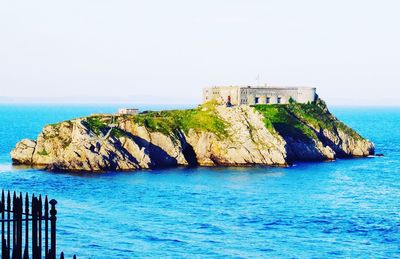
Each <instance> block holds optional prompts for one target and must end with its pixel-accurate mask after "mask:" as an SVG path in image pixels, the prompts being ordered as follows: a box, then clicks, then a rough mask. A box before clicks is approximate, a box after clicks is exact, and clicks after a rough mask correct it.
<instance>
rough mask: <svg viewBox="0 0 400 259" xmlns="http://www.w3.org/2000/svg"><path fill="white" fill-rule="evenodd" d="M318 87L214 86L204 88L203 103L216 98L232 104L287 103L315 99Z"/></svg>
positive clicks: (305, 101)
mask: <svg viewBox="0 0 400 259" xmlns="http://www.w3.org/2000/svg"><path fill="white" fill-rule="evenodd" d="M316 97H317V93H316V88H313V87H277V86H214V87H207V88H204V89H203V103H204V102H208V101H212V100H215V101H217V102H219V103H224V104H228V103H229V104H231V105H254V104H287V103H289V100H290V99H293V100H294V101H296V102H298V103H307V102H313V101H315V99H316Z"/></svg>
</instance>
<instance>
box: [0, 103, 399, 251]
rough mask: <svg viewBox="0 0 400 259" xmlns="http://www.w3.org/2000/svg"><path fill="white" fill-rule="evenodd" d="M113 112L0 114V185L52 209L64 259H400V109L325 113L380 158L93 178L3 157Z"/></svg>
mask: <svg viewBox="0 0 400 259" xmlns="http://www.w3.org/2000/svg"><path fill="white" fill-rule="evenodd" d="M116 108H117V107H111V106H108V107H106V106H104V107H102V106H91V107H89V106H84V107H80V106H70V107H69V106H59V107H56V106H11V105H8V106H0V122H1V124H0V187H1V188H4V189H11V190H17V191H22V192H26V191H27V192H29V193H32V192H34V193H37V194H39V193H41V194H47V195H49V196H50V197H51V198H55V199H57V200H58V202H59V204H58V230H59V231H58V249H59V250H64V251H65V252H66V254H67V255H68V257H70V256H71V254H72V253H76V254H77V255H78V258H89V257H90V258H132V257H218V258H221V257H245V258H253V257H285V258H286V257H296V258H309V257H317V258H331V257H373V258H393V257H400V160H399V155H400V130H399V129H400V109H396V108H335V109H332V111H333V112H334V113H335V115H337V117H339V118H340V119H342V120H343V121H344V122H346V123H347V124H348V125H350V126H352V127H353V128H355V129H356V130H357V131H359V133H361V134H362V135H363V136H365V137H367V138H368V139H370V140H372V141H374V143H375V144H376V147H377V152H379V153H384V154H385V157H382V158H365V159H353V160H338V161H336V162H322V163H300V164H297V165H295V166H294V167H291V168H261V167H257V168H191V169H187V168H178V169H168V170H154V171H140V172H131V173H126V172H125V173H106V174H96V175H90V174H85V175H76V174H65V173H64V174H61V173H50V172H45V171H40V170H33V169H25V170H20V169H15V168H12V166H11V163H10V158H9V155H8V153H9V152H10V150H11V149H12V148H13V146H14V145H15V144H16V142H18V141H19V140H20V139H22V138H35V137H36V136H37V134H38V133H39V132H40V130H41V129H42V127H43V126H44V125H45V124H48V123H54V122H57V121H60V120H64V119H70V118H74V117H78V116H84V115H88V114H91V113H98V112H113V111H114V110H115V109H116ZM148 108H149V107H142V109H148ZM150 108H160V107H150Z"/></svg>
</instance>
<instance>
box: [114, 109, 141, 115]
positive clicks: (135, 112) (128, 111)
mask: <svg viewBox="0 0 400 259" xmlns="http://www.w3.org/2000/svg"><path fill="white" fill-rule="evenodd" d="M118 114H121V115H124V114H128V115H138V114H139V109H135V108H121V109H119V110H118Z"/></svg>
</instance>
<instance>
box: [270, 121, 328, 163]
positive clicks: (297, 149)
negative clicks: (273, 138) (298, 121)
mask: <svg viewBox="0 0 400 259" xmlns="http://www.w3.org/2000/svg"><path fill="white" fill-rule="evenodd" d="M273 126H274V128H275V130H276V131H277V132H278V133H279V135H280V136H281V137H282V138H283V139H284V140H285V142H286V144H285V149H286V152H287V158H288V162H289V163H294V162H297V161H321V160H324V159H325V158H324V156H323V155H322V154H321V153H320V152H319V150H318V149H317V148H316V147H315V143H314V140H313V139H312V138H311V137H310V136H307V135H306V134H305V133H304V132H302V131H301V130H300V129H298V128H296V127H294V126H292V125H289V124H286V123H273Z"/></svg>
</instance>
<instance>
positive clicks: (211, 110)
mask: <svg viewBox="0 0 400 259" xmlns="http://www.w3.org/2000/svg"><path fill="white" fill-rule="evenodd" d="M119 119H131V120H133V122H135V123H137V124H139V125H142V126H145V127H146V128H147V129H148V130H149V131H151V132H160V133H163V134H165V135H169V136H171V137H173V138H175V137H176V132H177V130H178V129H180V130H182V131H183V132H185V133H188V131H189V129H193V130H196V131H206V132H212V133H215V134H216V135H217V137H219V138H223V137H226V136H227V135H228V133H227V131H226V128H227V125H228V123H227V122H225V121H223V120H222V119H221V118H219V117H218V116H217V114H216V109H215V104H214V103H207V104H203V105H200V106H199V107H197V108H195V109H188V110H168V111H145V112H143V113H140V114H139V115H118V116H114V117H113V116H90V117H87V118H86V120H85V124H86V126H87V127H88V128H89V129H90V130H92V131H93V132H94V133H96V134H100V133H103V134H105V133H106V132H107V131H108V129H109V124H111V123H114V122H116V120H119ZM113 120H114V121H113ZM123 134H124V132H123V131H122V130H119V129H116V128H115V129H113V131H112V132H111V135H113V136H115V137H120V136H122V135H123Z"/></svg>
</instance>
